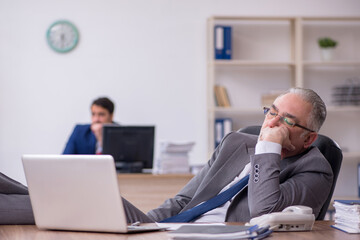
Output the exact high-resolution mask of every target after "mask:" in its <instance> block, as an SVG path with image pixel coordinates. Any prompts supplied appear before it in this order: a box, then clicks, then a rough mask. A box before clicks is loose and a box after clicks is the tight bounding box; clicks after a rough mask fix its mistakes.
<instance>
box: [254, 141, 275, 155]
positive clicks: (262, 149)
mask: <svg viewBox="0 0 360 240" xmlns="http://www.w3.org/2000/svg"><path fill="white" fill-rule="evenodd" d="M263 153H276V154H279V155H280V154H281V145H280V144H279V143H274V142H269V141H258V142H257V144H256V146H255V155H258V154H263Z"/></svg>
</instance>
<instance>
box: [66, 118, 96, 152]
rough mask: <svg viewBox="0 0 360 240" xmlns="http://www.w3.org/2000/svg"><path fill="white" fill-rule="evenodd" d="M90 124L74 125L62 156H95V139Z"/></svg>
mask: <svg viewBox="0 0 360 240" xmlns="http://www.w3.org/2000/svg"><path fill="white" fill-rule="evenodd" d="M90 127H91V125H90V124H84V125H76V126H75V128H74V131H73V132H72V134H71V136H70V138H69V140H68V142H67V144H66V147H65V149H64V152H63V154H95V151H96V137H95V135H94V133H93V132H92V131H91V128H90Z"/></svg>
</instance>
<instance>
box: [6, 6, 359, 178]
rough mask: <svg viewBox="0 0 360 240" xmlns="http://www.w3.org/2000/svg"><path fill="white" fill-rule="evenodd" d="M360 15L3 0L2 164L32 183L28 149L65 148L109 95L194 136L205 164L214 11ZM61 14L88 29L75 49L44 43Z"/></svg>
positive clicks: (140, 118) (333, 11)
mask: <svg viewBox="0 0 360 240" xmlns="http://www.w3.org/2000/svg"><path fill="white" fill-rule="evenodd" d="M359 14H360V1H358V0H317V1H313V0H312V1H310V0H303V1H299V0H258V1H253V0H232V1H230V0H228V1H226V0H224V1H216V0H178V1H176V0H152V1H150V0H129V1H124V0H78V1H74V0H53V1H45V0H31V1H28V0H12V1H10V0H0V171H1V172H3V173H5V174H7V175H9V176H10V177H13V178H15V179H17V180H19V181H21V182H25V180H24V175H23V170H22V165H21V160H20V156H21V154H24V153H61V152H62V150H63V148H64V145H65V142H66V140H67V138H68V136H69V134H70V133H71V131H72V128H73V126H74V124H75V123H86V122H89V121H90V114H89V105H90V103H91V101H92V100H93V99H94V98H96V97H98V96H102V95H106V96H109V97H110V98H112V99H113V100H114V102H115V103H116V112H115V119H116V120H117V121H119V122H120V123H122V124H154V125H156V127H157V130H156V134H157V136H156V139H157V141H159V140H162V139H167V140H173V141H185V140H194V141H196V147H195V149H194V151H193V153H192V155H191V162H192V163H204V162H205V161H206V160H207V149H206V143H207V132H206V123H207V121H206V19H207V18H208V17H210V16H212V15H246V16H261V15H267V16H276V15H281V16H294V15H295V16H327V15H329V16H359ZM59 19H67V20H70V21H72V22H73V23H74V24H75V25H76V26H77V27H78V29H79V31H80V42H79V45H78V46H77V47H76V49H75V50H74V51H72V52H70V53H68V54H58V53H55V52H54V51H52V50H51V49H50V48H49V47H48V45H47V43H46V38H45V33H46V30H47V28H48V27H49V26H50V25H51V24H52V23H53V22H54V21H56V20H59ZM156 147H157V145H156Z"/></svg>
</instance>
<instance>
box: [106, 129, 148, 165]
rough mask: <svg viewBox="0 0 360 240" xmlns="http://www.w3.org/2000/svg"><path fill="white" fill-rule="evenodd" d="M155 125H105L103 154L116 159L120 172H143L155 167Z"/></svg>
mask: <svg viewBox="0 0 360 240" xmlns="http://www.w3.org/2000/svg"><path fill="white" fill-rule="evenodd" d="M154 135H155V127H154V126H116V125H115V126H114V125H104V127H103V151H102V153H103V154H110V155H112V156H113V158H114V160H115V166H116V170H117V171H118V172H142V171H143V170H144V169H151V168H152V167H153V158H154Z"/></svg>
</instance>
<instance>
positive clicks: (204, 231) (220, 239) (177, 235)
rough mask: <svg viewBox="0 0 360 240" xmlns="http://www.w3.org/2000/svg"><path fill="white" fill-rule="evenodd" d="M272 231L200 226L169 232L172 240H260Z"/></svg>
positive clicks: (228, 226) (255, 227)
mask: <svg viewBox="0 0 360 240" xmlns="http://www.w3.org/2000/svg"><path fill="white" fill-rule="evenodd" d="M271 233H272V230H270V229H269V226H267V227H264V228H259V227H258V226H257V225H255V226H236V225H224V226H202V225H185V226H182V227H180V228H179V229H177V230H175V231H173V232H170V233H169V234H170V237H171V238H172V239H174V240H180V239H192V240H195V239H197V240H202V239H204V240H205V239H216V240H225V239H231V240H233V239H262V238H265V237H267V236H269V235H270V234H271Z"/></svg>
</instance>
